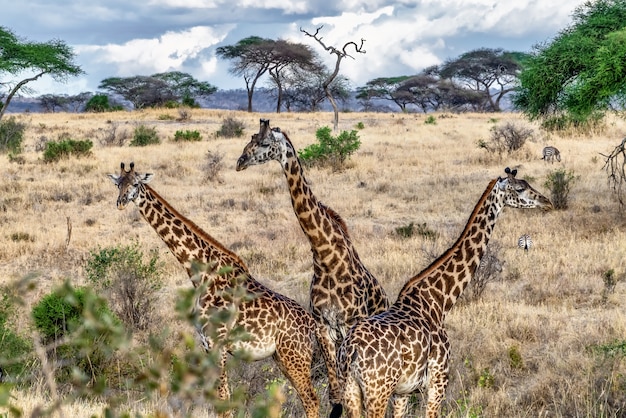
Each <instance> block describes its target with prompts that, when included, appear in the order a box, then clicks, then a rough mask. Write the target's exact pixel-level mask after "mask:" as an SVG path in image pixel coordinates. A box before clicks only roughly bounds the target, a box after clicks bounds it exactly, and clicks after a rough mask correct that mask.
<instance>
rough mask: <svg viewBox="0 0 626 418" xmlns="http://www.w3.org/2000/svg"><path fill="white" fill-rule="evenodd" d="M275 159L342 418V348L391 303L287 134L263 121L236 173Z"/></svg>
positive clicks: (332, 396) (332, 393) (332, 392)
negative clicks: (300, 237)
mask: <svg viewBox="0 0 626 418" xmlns="http://www.w3.org/2000/svg"><path fill="white" fill-rule="evenodd" d="M271 160H275V161H278V162H279V163H280V166H281V167H282V169H283V172H284V175H285V178H286V179H287V185H288V187H289V193H290V195H291V203H292V206H293V210H294V212H295V214H296V217H297V218H298V221H299V222H300V226H301V228H302V231H304V234H305V235H306V237H307V238H308V240H309V243H310V245H311V251H312V253H313V279H312V281H311V287H310V303H311V311H312V313H313V317H314V318H315V320H316V322H317V323H318V325H319V328H318V339H319V342H320V346H321V348H322V353H323V355H324V360H325V362H326V366H327V369H328V379H329V386H330V391H329V392H330V393H329V397H330V402H331V404H333V411H334V412H333V413H332V414H331V417H335V416H339V415H341V404H340V400H341V399H340V394H339V393H340V389H339V387H338V384H337V379H336V371H335V365H336V350H337V347H339V344H340V343H341V341H342V340H343V338H344V336H345V334H346V332H347V331H348V329H349V328H350V327H351V326H352V325H353V324H354V323H356V321H357V320H359V319H361V318H367V317H368V316H371V315H374V314H377V313H379V312H383V311H384V310H386V309H387V308H388V306H389V302H388V299H387V295H386V293H385V290H384V289H383V287H382V286H381V285H380V283H379V282H378V280H376V278H375V277H374V276H373V275H372V274H371V273H370V272H369V271H368V270H367V268H366V267H365V266H364V265H363V263H362V262H361V259H360V258H359V255H358V253H357V251H356V249H355V248H354V245H353V244H352V240H351V239H350V235H349V234H348V229H347V226H346V224H345V222H344V221H343V219H342V218H341V217H340V216H339V214H337V213H336V212H335V211H334V210H332V209H331V208H329V207H328V206H326V205H324V204H323V203H322V202H320V201H319V200H318V199H317V197H316V196H315V195H314V194H313V192H312V191H311V187H310V186H309V183H308V182H307V180H306V178H305V176H304V172H303V169H302V165H301V164H300V160H299V159H298V155H297V153H296V150H295V148H294V146H293V144H292V143H291V141H290V140H289V138H288V137H287V134H286V133H284V132H280V130H278V129H270V126H269V120H266V119H261V122H260V130H259V132H258V133H257V134H254V135H253V136H252V140H251V141H250V142H249V143H248V144H247V145H246V146H245V148H244V150H243V152H242V154H241V156H240V157H239V159H238V160H237V171H241V170H244V169H246V168H247V167H249V166H252V165H258V164H264V163H266V162H268V161H271Z"/></svg>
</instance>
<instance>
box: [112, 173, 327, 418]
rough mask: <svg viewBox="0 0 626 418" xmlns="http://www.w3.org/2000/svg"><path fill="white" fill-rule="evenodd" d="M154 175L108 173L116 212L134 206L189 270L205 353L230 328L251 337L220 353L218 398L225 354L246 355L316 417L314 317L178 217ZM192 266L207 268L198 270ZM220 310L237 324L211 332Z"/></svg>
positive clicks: (223, 389) (224, 390)
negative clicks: (271, 371) (276, 375)
mask: <svg viewBox="0 0 626 418" xmlns="http://www.w3.org/2000/svg"><path fill="white" fill-rule="evenodd" d="M152 176H153V175H152V174H143V175H142V174H139V173H137V172H136V171H135V169H134V164H133V163H131V165H130V170H129V171H125V169H124V163H122V164H121V173H120V175H114V174H109V177H110V178H111V180H113V182H114V183H115V185H116V186H117V187H118V189H119V196H118V199H117V208H118V209H120V210H121V209H124V208H125V207H126V206H127V205H128V204H129V203H130V202H134V203H135V204H136V205H137V207H138V209H139V212H140V213H141V215H142V216H143V218H144V219H145V220H146V221H147V222H148V224H150V226H152V227H153V228H154V230H155V231H156V233H157V234H158V235H159V237H161V239H162V240H163V242H165V244H166V245H167V247H168V248H169V249H170V251H171V252H172V254H173V255H174V256H175V257H176V259H177V260H178V261H179V262H180V264H182V265H183V267H184V268H185V269H186V270H187V273H188V275H189V277H190V278H191V279H192V283H193V284H194V286H195V287H200V289H201V290H202V293H200V296H199V297H198V303H197V307H196V309H197V310H198V314H199V318H200V319H201V321H200V323H203V324H204V326H203V327H202V328H201V329H199V330H198V331H199V333H200V337H201V339H202V341H203V343H204V345H205V348H206V349H211V348H212V347H214V346H216V344H218V343H219V341H220V337H221V336H224V334H225V333H226V332H227V330H228V328H232V327H234V326H239V327H241V328H242V329H243V330H244V331H245V332H246V333H247V334H248V335H249V336H250V337H251V338H249V340H247V341H239V342H236V343H234V344H227V345H225V346H224V347H223V349H221V357H220V358H221V365H222V373H221V378H220V382H219V387H218V391H219V395H220V398H221V399H228V398H229V397H230V390H229V388H228V379H227V375H226V371H225V369H224V365H225V362H226V358H227V352H232V351H233V350H245V352H246V353H247V354H248V355H249V358H251V359H252V360H260V359H263V358H266V357H269V356H273V358H274V360H275V361H276V362H277V364H278V366H279V368H280V369H281V370H282V372H283V373H284V374H285V376H286V377H287V378H288V379H289V380H290V381H291V383H292V384H293V386H294V388H295V389H296V391H297V392H298V395H299V396H300V399H301V400H302V403H303V405H304V409H305V410H306V414H307V418H314V417H315V418H318V417H319V402H318V399H317V395H316V393H315V390H314V388H313V383H312V380H311V363H312V361H313V350H314V347H315V346H316V341H315V328H316V325H315V322H314V320H313V317H312V316H311V314H310V313H309V312H308V311H307V310H306V309H304V308H303V307H302V306H300V305H299V304H298V303H297V302H296V301H294V300H292V299H290V298H288V297H286V296H283V295H281V294H280V293H277V292H274V291H272V290H270V289H269V288H267V287H266V286H264V285H263V284H261V283H260V282H258V281H257V280H255V279H254V278H253V277H252V276H251V274H250V272H249V271H248V268H247V266H246V265H245V263H244V262H243V261H242V260H241V259H240V258H239V257H238V256H237V255H236V254H235V253H233V252H232V251H229V250H228V249H226V248H225V247H224V246H223V245H222V244H220V243H219V242H218V241H216V240H215V239H214V238H213V237H211V236H210V235H209V234H207V233H206V232H204V231H203V230H202V229H201V228H200V227H198V226H197V225H196V224H195V223H193V222H192V221H190V220H189V219H187V218H186V217H184V216H183V215H181V214H180V213H179V212H178V211H177V210H176V209H174V208H173V207H172V206H171V205H170V204H169V203H168V202H167V201H166V200H165V199H164V198H162V197H161V196H160V195H159V194H158V193H157V192H156V191H155V190H154V189H153V188H151V187H150V186H149V185H148V184H147V183H148V181H150V179H151V178H152ZM196 263H201V264H202V265H204V267H202V268H200V269H198V267H197V264H196ZM242 293H244V296H245V295H248V296H250V297H242V298H241V301H240V302H239V303H233V299H232V298H230V297H228V294H231V295H232V294H240V295H241V294H242ZM223 309H228V310H233V309H234V310H235V311H236V315H234V322H233V323H231V324H225V325H223V326H222V327H220V328H219V329H217V330H210V329H209V327H210V326H211V322H210V321H206V320H204V321H202V319H208V318H209V316H210V315H212V314H214V313H215V312H216V311H219V310H223ZM217 347H219V345H217ZM230 415H231V414H230V413H227V414H225V415H224V416H230Z"/></svg>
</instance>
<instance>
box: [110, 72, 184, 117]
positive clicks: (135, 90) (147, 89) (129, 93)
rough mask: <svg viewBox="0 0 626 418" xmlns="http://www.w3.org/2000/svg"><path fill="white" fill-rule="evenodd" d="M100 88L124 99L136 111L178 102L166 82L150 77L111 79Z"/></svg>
mask: <svg viewBox="0 0 626 418" xmlns="http://www.w3.org/2000/svg"><path fill="white" fill-rule="evenodd" d="M98 88H99V89H101V90H106V91H108V92H110V93H113V94H117V95H119V96H121V97H123V98H124V100H128V101H129V102H131V103H132V105H133V107H134V108H135V109H143V108H145V107H150V106H159V105H163V104H165V103H166V102H168V101H170V100H176V96H175V95H174V93H173V92H172V91H171V89H170V88H169V86H168V84H167V83H166V82H165V81H163V80H160V79H157V78H154V77H149V76H142V75H140V76H133V77H109V78H105V79H104V80H102V81H101V82H100V85H99V86H98Z"/></svg>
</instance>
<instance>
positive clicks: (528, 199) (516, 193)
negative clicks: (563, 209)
mask: <svg viewBox="0 0 626 418" xmlns="http://www.w3.org/2000/svg"><path fill="white" fill-rule="evenodd" d="M504 172H505V173H506V177H500V178H498V181H497V182H496V187H498V189H499V190H500V192H501V193H503V194H504V204H505V205H506V206H510V207H513V208H540V209H544V210H551V209H552V208H553V206H552V202H550V199H548V198H547V197H545V196H544V195H542V194H541V193H539V192H538V191H537V190H535V189H534V188H533V187H532V186H531V185H530V184H528V182H527V181H526V180H522V179H517V178H515V175H516V174H517V170H511V169H510V168H509V167H507V168H505V169H504Z"/></svg>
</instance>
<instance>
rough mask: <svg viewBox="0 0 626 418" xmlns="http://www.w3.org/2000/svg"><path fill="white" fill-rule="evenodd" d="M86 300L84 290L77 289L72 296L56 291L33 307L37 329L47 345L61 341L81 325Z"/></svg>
mask: <svg viewBox="0 0 626 418" xmlns="http://www.w3.org/2000/svg"><path fill="white" fill-rule="evenodd" d="M84 299H85V291H84V289H76V290H75V291H74V293H73V294H71V295H67V294H65V293H64V292H60V291H55V292H53V293H49V294H48V295H46V296H44V297H43V298H42V299H41V300H40V301H39V303H37V304H36V305H35V306H34V307H33V311H32V314H33V320H34V323H35V327H36V328H37V330H38V331H39V332H40V333H41V335H42V337H43V339H44V341H45V342H46V343H49V342H52V341H55V340H59V339H61V338H62V337H63V336H64V335H66V334H67V333H68V332H70V330H72V329H74V328H76V327H77V326H78V325H80V316H81V313H82V306H83V303H84Z"/></svg>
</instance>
